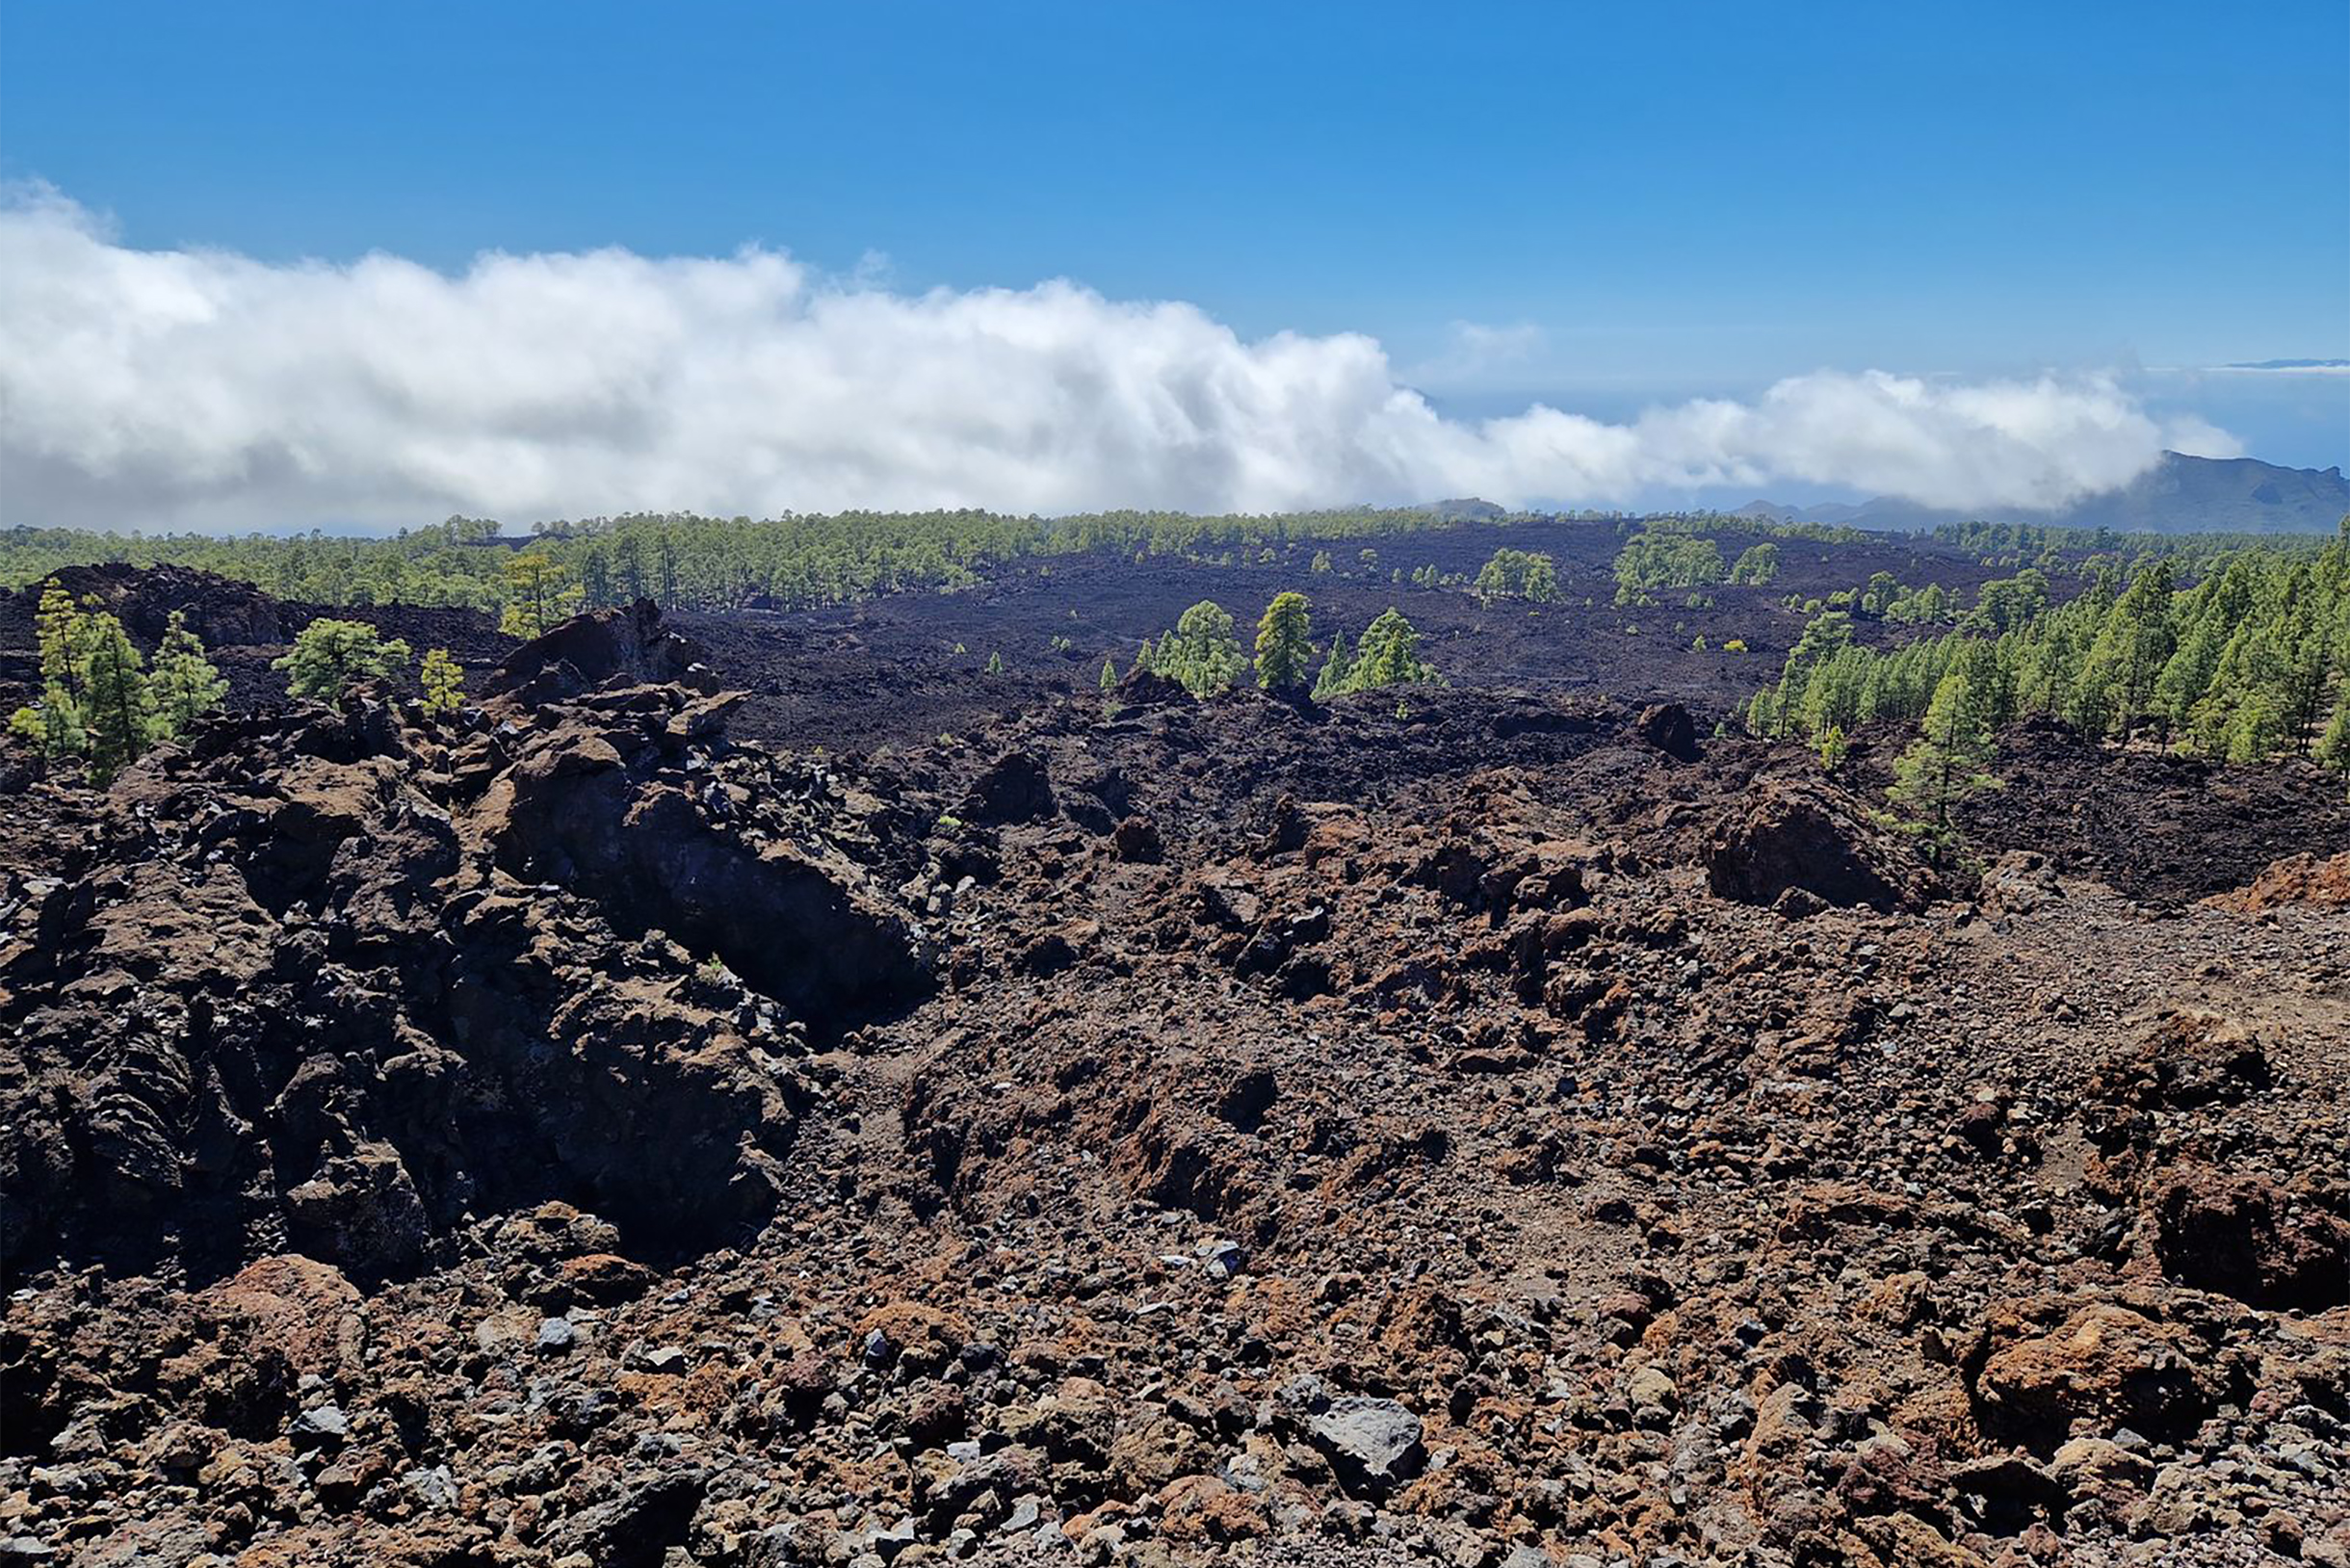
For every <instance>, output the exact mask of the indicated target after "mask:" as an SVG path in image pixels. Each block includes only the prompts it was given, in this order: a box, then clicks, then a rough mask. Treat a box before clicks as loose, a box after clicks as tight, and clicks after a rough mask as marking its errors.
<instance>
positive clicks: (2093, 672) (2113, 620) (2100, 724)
mask: <svg viewBox="0 0 2350 1568" xmlns="http://www.w3.org/2000/svg"><path fill="white" fill-rule="evenodd" d="M2178 641H2179V638H2178V630H2177V627H2176V626H2175V624H2174V622H2173V617H2172V608H2171V563H2170V562H2169V561H2168V560H2167V559H2165V560H2158V561H2156V562H2154V564H2153V565H2151V566H2149V567H2147V568H2146V570H2144V571H2142V572H2140V573H2139V574H2138V580H2137V581H2136V582H2134V583H2132V584H2130V585H2129V591H2128V592H2127V593H2125V594H2123V595H2122V596H2121V598H2120V599H2118V600H2116V601H2115V602H2114V606H2113V611H2112V613H2111V614H2109V615H2107V616H2106V617H2105V623H2104V626H2103V627H2102V629H2101V630H2100V631H2099V633H2098V635H2097V640H2095V641H2094V642H2092V643H2091V644H2090V647H2089V656H2088V659H2087V660H2086V661H2085V662H2084V664H2083V665H2082V666H2081V672H2080V683H2079V686H2078V688H2077V690H2076V693H2075V699H2074V700H2075V711H2076V716H2077V717H2078V719H2079V721H2080V724H2081V727H2082V728H2084V729H2088V730H2092V731H2097V732H2102V731H2105V730H2107V729H2112V730H2118V731H2119V732H2121V733H2122V734H2124V735H2128V733H2129V730H2130V727H2131V725H2132V724H2133V723H2134V722H2135V721H2136V720H2137V719H2138V717H2139V716H2140V715H2141V714H2142V713H2144V712H2145V710H2146V704H2147V700H2148V699H2149V698H2150V697H2151V696H2152V695H2153V694H2154V684H2155V681H2156V679H2157V678H2158V677H2159V676H2160V674H2161V672H2162V668H2163V666H2165V665H2166V664H2167V663H2169V661H2170V658H2171V655H2172V653H2173V652H2174V651H2175V650H2176V648H2177V646H2178Z"/></svg>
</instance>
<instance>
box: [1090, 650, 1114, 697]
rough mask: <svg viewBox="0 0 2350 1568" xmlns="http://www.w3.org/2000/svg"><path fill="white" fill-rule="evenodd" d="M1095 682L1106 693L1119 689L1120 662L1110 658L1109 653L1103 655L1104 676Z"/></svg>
mask: <svg viewBox="0 0 2350 1568" xmlns="http://www.w3.org/2000/svg"><path fill="white" fill-rule="evenodd" d="M1095 684H1096V685H1098V686H1099V687H1100V688H1101V689H1102V691H1103V692H1104V693H1110V692H1114V691H1116V690H1117V689H1118V664H1117V661H1116V660H1114V659H1111V658H1110V657H1109V656H1108V655H1104V656H1103V659H1102V678H1101V679H1100V680H1099V681H1097V682H1096V683H1095Z"/></svg>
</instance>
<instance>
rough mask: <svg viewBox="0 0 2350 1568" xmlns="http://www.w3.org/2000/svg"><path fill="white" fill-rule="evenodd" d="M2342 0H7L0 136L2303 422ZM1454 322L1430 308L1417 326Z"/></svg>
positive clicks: (229, 189) (513, 234) (221, 187)
mask: <svg viewBox="0 0 2350 1568" xmlns="http://www.w3.org/2000/svg"><path fill="white" fill-rule="evenodd" d="M2346 90H2350V6H2345V5H2343V4H2342V3H2341V0H2314V3H2296V0H2264V3H2263V4H2261V5H2259V6H2257V7H2220V6H2216V5H2181V4H2160V3H2155V4H2131V5H2127V6H2124V5H2091V4H2059V5H2049V4H2045V3H2041V4H2032V5H2009V4H1983V3H1971V4H1966V5H1944V4H1927V5H1887V4H1882V3H1876V4H1867V5H1843V4H1826V3H1807V4H1803V5H1800V6H1798V5H1781V6H1763V5H1760V4H1742V5H1741V4H1728V3H1718V4H1642V5H1638V6H1632V5H1623V6H1616V7H1605V8H1603V7H1594V6H1569V5H1563V4H1557V5H1525V6H1491V5H1488V6H1479V5H1458V6H1448V7H1441V8H1440V7H1430V6H1404V5H1379V4H1365V3H1354V4H1346V5H1336V4H1333V5H1296V6H1287V7H1269V6H1265V5H1214V4H1188V5H1183V6H1172V5H1140V4H1134V5H1124V4H1119V5H1107V6H1104V5H1084V6H1079V5H1055V6H1037V5H1021V4H988V5H972V4H967V3H966V4H953V5H949V4H922V5H914V4H892V3H875V4H862V5H840V6H829V7H823V8H818V7H813V6H790V5H774V4H761V5H712V4H703V5H693V4H674V5H665V6H660V7H652V6H642V5H639V6H617V5H607V4H592V3H581V0H568V3H564V4H560V5H552V4H548V5H542V4H528V3H518V0H505V3H500V4H494V5H482V4H478V3H476V4H467V5H446V4H418V3H409V4H402V5H398V6H360V5H340V4H319V3H317V0H308V3H303V4H279V3H274V0H272V3H262V0H239V3H236V4H231V5H223V6H191V5H188V4H185V3H184V0H182V3H174V4H124V3H110V0H71V3H65V0H13V4H11V5H10V6H9V8H8V10H7V13H6V15H5V19H4V21H0V172H4V173H5V174H6V175H7V176H9V177H11V178H13V179H16V180H20V181H21V180H28V179H32V180H39V181H43V182H46V183H47V184H49V185H51V186H54V187H55V188H56V190H57V191H59V192H62V193H63V194H64V196H66V197H68V198H70V199H71V200H72V201H74V202H76V203H79V204H80V205H81V206H83V207H85V208H87V209H90V210H91V211H93V212H96V213H100V214H104V215H106V216H107V217H108V218H109V219H110V220H111V222H113V224H114V225H115V226H114V228H113V230H112V234H113V238H114V239H115V240H116V241H117V242H118V244H120V245H122V246H125V247H128V248H153V249H168V248H189V247H212V248H223V249H226V250H230V251H235V252H239V253H242V254H245V255H248V256H251V257H253V258H256V259H258V260H262V261H269V262H293V261H297V260H300V259H302V258H324V259H326V260H328V261H335V262H349V261H351V260H353V259H355V258H358V257H360V256H362V255H364V254H366V253H368V252H371V251H387V252H391V253H393V254H396V255H400V256H404V257H406V258H410V259H412V260H415V261H418V262H421V263H424V264H426V265H427V266H430V267H432V268H436V269H440V270H442V271H444V272H450V273H457V272H461V271H462V270H463V269H465V268H466V267H467V266H468V265H469V264H470V262H471V260H472V258H473V257H475V256H476V254H477V253H478V252H481V251H483V250H492V249H494V250H504V251H509V252H517V253H529V252H537V251H569V250H578V249H585V248H595V247H602V246H618V247H624V248H628V249H630V250H633V251H636V252H639V253H640V254H643V255H647V256H666V255H678V254H702V255H726V254H730V253H732V252H734V251H736V250H737V249H738V248H740V247H742V246H744V245H745V244H746V243H755V244H758V245H761V246H765V247H770V248H777V249H781V250H785V251H788V252H790V253H791V254H792V255H793V256H794V257H795V258H796V259H797V260H799V261H801V262H803V263H806V264H808V265H810V266H811V267H812V268H814V269H817V270H818V271H819V272H821V273H823V274H840V275H850V274H853V275H857V276H860V277H862V278H864V279H866V280H868V281H872V282H875V283H879V284H885V285H886V286H888V287H889V288H891V289H893V290H897V291H900V292H907V293H911V292H919V291H922V290H927V289H930V288H933V287H944V288H949V289H955V290H966V289H971V288H974V287H978V286H982V285H1003V286H1008V287H1014V288H1019V287H1025V286H1027V285H1030V284H1033V283H1035V282H1037V281H1038V280H1041V279H1046V278H1054V277H1067V278H1071V279H1075V280H1077V281H1078V282H1080V283H1082V284H1084V285H1085V286H1087V287H1088V288H1090V289H1093V290H1098V291H1100V292H1101V293H1102V294H1103V295H1105V296H1107V297H1109V298H1110V299H1112V300H1181V301H1190V302H1192V303H1195V304H1196V305H1198V306H1199V307H1200V308H1201V309H1202V310H1204V311H1205V312H1207V313H1208V314H1209V315H1211V316H1212V317H1214V318H1215V319H1216V320H1218V321H1221V322H1223V323H1226V324H1228V325H1229V326H1231V327H1233V328H1234V329H1235V330H1236V331H1238V332H1239V333H1240V334H1241V335H1242V336H1243V337H1246V338H1256V337H1261V336H1263V335H1265V334H1268V333H1271V332H1275V331H1277V330H1281V329H1284V328H1288V329H1294V330H1297V331H1300V332H1306V333H1316V334H1319V333H1332V332H1340V331H1360V332H1366V333H1370V334H1372V335H1373V336H1375V337H1377V338H1378V339H1379V340H1380V341H1381V343H1382V344H1383V345H1384V346H1385V348H1386V350H1387V352H1388V353H1389V355H1390V357H1391V359H1392V361H1393V362H1394V364H1395V366H1396V367H1397V373H1398V375H1399V376H1401V377H1402V378H1403V379H1406V380H1408V381H1409V382H1410V383H1411V384H1413V385H1416V386H1421V387H1423V388H1424V389H1426V390H1427V391H1429V392H1430V393H1431V394H1432V395H1433V396H1435V397H1436V398H1437V400H1438V402H1439V405H1440V406H1443V407H1446V408H1448V409H1459V410H1464V411H1467V412H1471V413H1482V412H1484V411H1486V410H1488V409H1498V408H1501V407H1505V406H1509V405H1513V404H1515V405H1523V402H1524V400H1525V399H1527V398H1529V397H1542V398H1547V399H1551V400H1553V401H1558V402H1560V403H1561V405H1562V406H1573V407H1576V408H1579V409H1581V410H1583V411H1587V412H1591V413H1594V414H1597V415H1599V416H1601V417H1603V418H1622V417H1626V416H1627V415H1628V414H1629V413H1630V412H1631V411H1632V410H1634V409H1635V408H1636V407H1637V406H1639V405H1642V404H1643V403H1646V402H1648V401H1652V400H1657V399H1679V398H1685V397H1690V396H1698V395H1727V396H1745V395H1748V394H1751V393H1753V392H1755V391H1756V390H1758V389H1760V388H1761V387H1762V386H1764V385H1765V384H1767V383H1769V382H1771V381H1773V380H1775V379H1779V378H1782V377H1786V376H1790V375H1797V374H1801V373H1804V372H1808V371H1813V370H1816V369H1820V368H1836V369H1841V370H1861V369H1866V368H1870V367H1877V368H1883V369H1887V370H1892V371H1896V372H1901V373H1905V374H1916V375H1952V376H1960V377H1989V376H2013V375H2024V374H2029V373H2033V372H2037V371H2039V370H2042V369H2046V368H2051V367H2052V368H2056V369H2059V370H2065V371H2075V370H2082V369H2103V370H2112V371H2119V372H2122V373H2124V374H2126V375H2130V376H2137V375H2138V374H2139V373H2141V372H2148V373H2151V374H2148V375H2147V376H2146V378H2145V379H2143V380H2142V381H2140V382H2138V383H2136V384H2138V385H2140V386H2141V387H2142V389H2143V391H2144V394H2145V396H2146V397H2147V398H2148V400H2149V402H2150V405H2154V406H2157V407H2168V406H2171V405H2176V406H2178V407H2180V408H2189V407H2191V408H2193V409H2195V410H2196V411H2198V412H2201V413H2203V414H2204V415H2206V417H2207V418H2210V419H2212V420H2214V421H2216V422H2217V423H2219V424H2221V425H2225V426H2227V427H2228V428H2230V429H2231V430H2232V431H2234V432H2235V433H2236V434H2237V435H2239V436H2240V437H2242V439H2243V441H2244V444H2245V446H2246V447H2247V448H2248V449H2249V450H2250V451H2252V452H2253V453H2254V454H2255V455H2257V456H2264V457H2272V458H2274V459H2277V460H2285V461H2293V462H2320V461H2341V460H2344V459H2345V458H2350V378H2343V377H2338V376H2337V377H2333V378H2330V379H2329V378H2315V377H2292V378H2285V377H2273V376H2272V377H2259V378H2255V377H2250V376H2244V375H2237V376H2231V377H2223V378H2196V377H2185V376H2180V375H2178V374H2175V373H2176V372H2178V371H2180V370H2181V369H2192V368H2194V367H2204V366H2211V365H2216V364H2222V363H2226V362H2231V361H2244V360H2259V359H2269V358H2285V357H2292V358H2309V357H2314V358H2337V357H2339V358H2350V111H2345V108H2344V104H2345V101H2346ZM1459 323H1472V324H1478V325H1479V326H1480V327H1484V328H1488V329H1490V330H1488V331H1486V332H1484V333H1482V334H1477V335H1475V337H1474V340H1467V339H1464V338H1463V337H1462V336H1461V334H1460V331H1459V329H1458V327H1456V324H1459Z"/></svg>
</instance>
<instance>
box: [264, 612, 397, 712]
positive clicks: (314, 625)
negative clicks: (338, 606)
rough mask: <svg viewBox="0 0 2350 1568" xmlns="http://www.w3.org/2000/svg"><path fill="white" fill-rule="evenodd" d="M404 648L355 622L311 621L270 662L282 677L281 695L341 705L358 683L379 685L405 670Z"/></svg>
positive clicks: (395, 640)
mask: <svg viewBox="0 0 2350 1568" xmlns="http://www.w3.org/2000/svg"><path fill="white" fill-rule="evenodd" d="M407 663H408V645H407V644H406V643H405V642H403V641H401V640H399V639H398V638H390V639H386V638H383V637H381V636H379V635H378V633H377V631H376V629H375V628H374V627H373V626H370V625H368V624H367V623H366V622H364V621H356V620H333V619H320V620H314V621H312V622H311V623H310V624H309V625H307V626H305V627H303V628H302V629H301V632H300V635H299V636H297V637H296V638H295V639H294V649H293V651H292V652H291V653H288V654H287V655H286V656H285V657H284V658H282V659H278V660H275V661H274V662H273V663H272V664H271V666H270V667H271V668H272V669H282V670H284V671H285V672H286V690H287V691H288V692H289V693H292V694H293V695H294V696H297V697H307V698H309V699H310V700H311V701H313V702H340V701H342V700H343V694H344V693H346V692H349V691H350V690H351V689H352V688H353V686H356V685H357V684H358V683H359V682H361V681H379V680H383V679H385V678H386V677H388V676H389V675H390V674H391V673H392V672H393V671H394V670H397V669H405V668H406V667H407Z"/></svg>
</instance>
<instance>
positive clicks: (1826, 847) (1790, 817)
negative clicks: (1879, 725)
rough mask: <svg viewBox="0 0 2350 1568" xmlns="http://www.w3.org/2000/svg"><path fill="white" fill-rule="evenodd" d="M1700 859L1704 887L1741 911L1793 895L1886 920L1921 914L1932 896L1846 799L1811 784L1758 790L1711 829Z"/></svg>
mask: <svg viewBox="0 0 2350 1568" xmlns="http://www.w3.org/2000/svg"><path fill="white" fill-rule="evenodd" d="M1704 855H1705V863H1706V881H1707V884H1708V885H1709V886H1710V887H1711V888H1712V890H1713V891H1714V893H1715V894H1716V895H1717V896H1719V897H1721V898H1725V899H1735V900H1736V901H1738V902H1741V903H1759V904H1775V903H1777V902H1779V901H1780V900H1781V899H1782V898H1784V897H1786V896H1787V895H1788V894H1789V892H1790V891H1800V892H1801V893H1806V894H1810V895H1811V896H1813V897H1814V898H1816V899H1818V900H1820V901H1822V902H1826V903H1829V904H1833V905H1836V906H1838V907H1840V908H1851V907H1854V906H1855V905H1866V906H1867V907H1869V908H1871V909H1877V910H1882V911H1888V912H1890V911H1892V910H1895V909H1908V910H1917V909H1922V908H1923V907H1925V905H1926V904H1927V903H1928V902H1931V901H1932V899H1933V897H1934V894H1935V893H1936V892H1937V891H1938V886H1937V883H1936V880H1935V877H1934V875H1933V874H1932V873H1931V872H1930V871H1928V870H1927V869H1926V867H1925V866H1924V864H1923V863H1922V862H1920V861H1919V859H1918V857H1917V855H1916V854H1915V853H1914V852H1912V851H1911V850H1910V849H1908V847H1907V846H1905V845H1902V844H1899V843H1897V842H1895V841H1894V840H1893V838H1892V837H1891V836H1890V835H1888V834H1885V833H1882V832H1880V831H1878V830H1877V829H1876V828H1874V827H1872V826H1870V825H1869V824H1868V823H1867V822H1866V821H1865V820H1864V819H1863V818H1862V816H1861V813H1860V811H1859V808H1858V806H1857V803H1855V802H1854V801H1853V800H1852V799H1851V798H1850V797H1847V796H1844V795H1843V794H1841V792H1838V791H1832V790H1830V789H1827V788H1824V787H1822V786H1819V785H1815V784H1811V783H1803V782H1789V781H1785V780H1769V781H1764V782H1762V783H1761V784H1760V785H1759V786H1758V787H1757V788H1756V790H1755V791H1754V793H1753V794H1752V795H1751V796H1749V797H1747V798H1745V799H1744V800H1742V801H1740V802H1739V803H1738V804H1736V805H1735V806H1732V807H1730V808H1729V809H1728V810H1727V811H1725V812H1724V813H1723V815H1722V817H1721V819H1720V820H1719V821H1718V822H1717V823H1715V824H1714V826H1713V830H1712V832H1711V833H1710V835H1709V836H1708V838H1707V840H1706V845H1705V849H1704Z"/></svg>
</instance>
